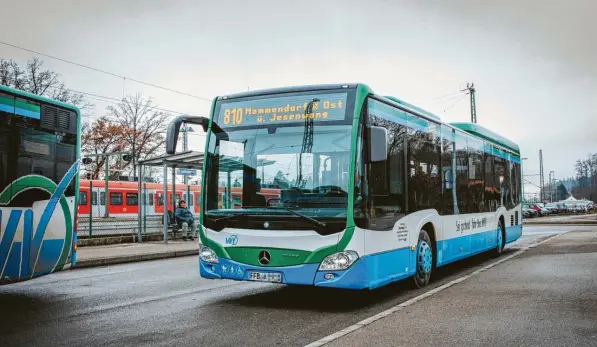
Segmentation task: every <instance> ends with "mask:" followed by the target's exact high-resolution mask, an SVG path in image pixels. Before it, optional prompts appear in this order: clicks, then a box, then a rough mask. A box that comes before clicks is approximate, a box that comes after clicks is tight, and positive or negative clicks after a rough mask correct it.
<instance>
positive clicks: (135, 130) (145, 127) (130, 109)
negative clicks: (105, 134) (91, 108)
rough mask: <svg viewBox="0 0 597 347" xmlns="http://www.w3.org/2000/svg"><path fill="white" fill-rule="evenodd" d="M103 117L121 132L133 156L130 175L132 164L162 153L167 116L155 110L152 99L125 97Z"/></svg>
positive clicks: (133, 96)
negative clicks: (111, 121)
mask: <svg viewBox="0 0 597 347" xmlns="http://www.w3.org/2000/svg"><path fill="white" fill-rule="evenodd" d="M106 111H107V116H108V117H109V118H110V119H111V120H113V121H114V123H115V124H117V125H119V126H120V127H121V128H122V129H123V131H124V134H123V141H124V142H125V143H126V147H127V148H128V149H130V150H131V152H132V154H133V163H132V165H133V168H132V169H133V173H134V174H135V173H136V167H137V166H136V162H137V161H138V160H140V159H145V158H147V157H148V156H155V155H157V154H160V153H162V151H163V147H164V142H165V138H164V135H163V133H164V130H165V128H166V119H167V118H168V116H169V115H168V114H167V113H165V112H163V111H160V110H158V109H157V105H154V103H153V99H151V98H145V97H143V96H142V95H141V94H139V93H137V94H135V95H128V96H127V97H125V98H124V100H123V101H122V102H120V103H119V104H118V105H116V106H108V107H107V108H106Z"/></svg>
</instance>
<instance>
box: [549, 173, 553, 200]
mask: <svg viewBox="0 0 597 347" xmlns="http://www.w3.org/2000/svg"><path fill="white" fill-rule="evenodd" d="M552 173H553V171H550V172H549V187H548V188H549V202H553V200H552V189H551V184H552V183H553V181H552V179H551V174H552Z"/></svg>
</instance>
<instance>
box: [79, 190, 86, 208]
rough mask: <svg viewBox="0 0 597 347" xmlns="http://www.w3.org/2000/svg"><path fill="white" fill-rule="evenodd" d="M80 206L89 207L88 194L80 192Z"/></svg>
mask: <svg viewBox="0 0 597 347" xmlns="http://www.w3.org/2000/svg"><path fill="white" fill-rule="evenodd" d="M79 205H82V206H86V205H87V192H79Z"/></svg>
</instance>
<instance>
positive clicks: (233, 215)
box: [213, 212, 254, 223]
mask: <svg viewBox="0 0 597 347" xmlns="http://www.w3.org/2000/svg"><path fill="white" fill-rule="evenodd" d="M252 213H254V212H239V213H235V214H232V215H230V216H224V217H220V218H215V219H214V220H213V222H214V223H218V222H221V221H224V220H227V219H232V218H235V217H240V216H246V215H249V214H252Z"/></svg>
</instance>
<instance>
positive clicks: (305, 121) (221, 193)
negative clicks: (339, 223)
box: [205, 91, 352, 227]
mask: <svg viewBox="0 0 597 347" xmlns="http://www.w3.org/2000/svg"><path fill="white" fill-rule="evenodd" d="M348 103H349V98H348V93H347V92H346V91H343V92H341V93H340V92H326V93H325V94H314V93H300V94H296V95H292V96H288V95H284V96H279V97H272V96H268V97H262V98H258V99H255V98H253V99H250V100H243V101H236V100H234V101H232V102H226V103H221V104H219V105H217V107H216V114H215V116H214V121H215V122H216V123H217V124H218V125H219V126H220V127H221V128H222V129H223V132H220V133H217V132H213V131H211V132H210V133H209V135H208V136H209V138H208V159H207V160H208V163H207V179H206V187H207V192H206V194H207V195H206V200H205V212H206V216H207V217H208V219H209V218H212V219H217V218H222V217H223V216H230V215H234V214H239V216H240V215H241V214H242V216H244V218H238V222H239V223H240V221H241V219H242V220H246V219H247V218H246V217H247V216H260V215H267V216H268V220H270V221H271V220H272V218H274V219H276V218H277V217H278V218H281V219H289V218H293V222H294V220H300V218H299V217H298V216H297V214H296V213H291V212H292V211H295V212H296V211H298V212H300V214H301V215H305V216H308V217H310V218H314V219H317V220H319V219H321V218H323V219H336V220H337V219H339V218H341V219H343V220H344V221H345V219H346V208H347V201H348V196H349V183H348V182H349V180H348V179H349V175H348V172H349V167H350V157H351V156H350V146H351V134H352V126H351V123H352V112H351V111H350V109H351V107H347V104H348ZM239 210H240V211H239ZM289 210H291V211H289ZM227 220H229V221H230V222H228V223H232V224H234V223H235V221H236V220H235V219H232V220H231V219H229V218H227ZM303 220H304V218H303ZM249 224H250V223H249ZM262 224H263V223H259V225H262ZM308 224H309V223H307V225H308ZM311 224H312V223H311ZM235 226H237V225H235ZM244 227H247V226H246V225H245V226H244ZM249 227H250V226H249ZM311 227H312V225H311Z"/></svg>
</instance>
